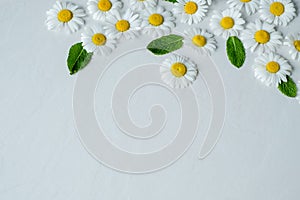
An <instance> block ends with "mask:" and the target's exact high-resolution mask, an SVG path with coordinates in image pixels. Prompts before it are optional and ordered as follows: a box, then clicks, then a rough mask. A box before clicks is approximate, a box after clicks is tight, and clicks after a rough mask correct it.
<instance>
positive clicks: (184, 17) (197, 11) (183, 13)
mask: <svg viewBox="0 0 300 200" xmlns="http://www.w3.org/2000/svg"><path fill="white" fill-rule="evenodd" d="M174 5H175V7H174V9H173V11H174V14H175V15H176V16H178V18H180V19H181V22H182V23H188V24H189V25H191V24H198V23H199V22H201V21H202V20H203V18H204V17H205V16H206V13H207V11H208V6H207V5H206V1H205V0H177V3H175V4H174Z"/></svg>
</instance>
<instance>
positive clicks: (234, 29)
mask: <svg viewBox="0 0 300 200" xmlns="http://www.w3.org/2000/svg"><path fill="white" fill-rule="evenodd" d="M241 16H242V14H241V13H240V12H239V11H238V10H235V9H233V8H231V9H226V10H223V11H222V12H218V11H215V12H214V15H213V16H212V18H211V20H210V26H211V28H212V30H213V31H214V34H215V35H218V36H220V35H222V36H223V38H225V39H227V38H228V37H230V36H237V35H239V32H240V31H241V30H243V24H244V23H245V20H244V19H243V18H242V17H241Z"/></svg>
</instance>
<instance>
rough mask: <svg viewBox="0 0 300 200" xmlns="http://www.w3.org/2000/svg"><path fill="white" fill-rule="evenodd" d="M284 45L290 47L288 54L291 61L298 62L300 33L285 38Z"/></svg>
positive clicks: (299, 59)
mask: <svg viewBox="0 0 300 200" xmlns="http://www.w3.org/2000/svg"><path fill="white" fill-rule="evenodd" d="M284 44H285V45H287V46H290V47H291V49H290V51H289V53H290V55H291V57H292V59H294V60H298V61H300V33H297V34H289V35H288V36H286V38H285V42H284Z"/></svg>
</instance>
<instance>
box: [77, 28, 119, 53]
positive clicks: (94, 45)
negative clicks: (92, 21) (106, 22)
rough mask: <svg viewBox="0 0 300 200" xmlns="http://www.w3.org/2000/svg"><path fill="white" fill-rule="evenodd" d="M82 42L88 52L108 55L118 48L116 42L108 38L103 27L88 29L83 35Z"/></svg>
mask: <svg viewBox="0 0 300 200" xmlns="http://www.w3.org/2000/svg"><path fill="white" fill-rule="evenodd" d="M81 42H82V45H83V47H84V48H85V49H86V50H87V51H88V52H95V53H97V54H99V55H108V54H110V53H111V51H112V50H113V49H114V48H116V40H115V39H113V38H109V37H107V35H106V34H105V32H104V30H103V29H102V27H101V26H97V27H87V28H86V29H85V32H84V33H82V34H81Z"/></svg>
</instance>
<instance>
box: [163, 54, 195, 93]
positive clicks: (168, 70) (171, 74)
mask: <svg viewBox="0 0 300 200" xmlns="http://www.w3.org/2000/svg"><path fill="white" fill-rule="evenodd" d="M160 74H161V78H162V80H163V81H164V82H165V83H166V84H167V85H169V86H170V87H172V88H185V87H188V86H189V85H190V84H192V83H193V82H194V81H195V80H196V77H197V74H198V70H197V66H196V64H195V63H193V62H192V61H190V60H189V59H188V58H185V57H183V56H178V55H175V54H172V55H171V56H170V57H169V58H167V59H166V60H165V61H164V62H163V63H162V65H161V67H160Z"/></svg>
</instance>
